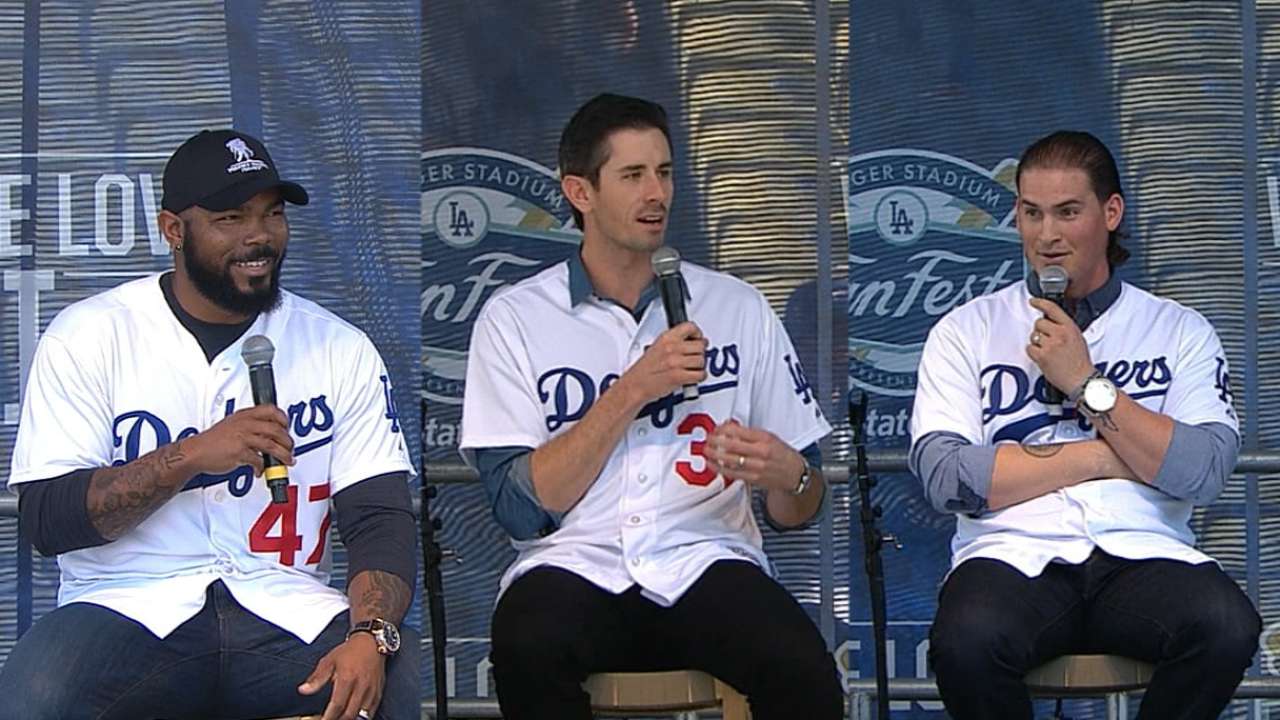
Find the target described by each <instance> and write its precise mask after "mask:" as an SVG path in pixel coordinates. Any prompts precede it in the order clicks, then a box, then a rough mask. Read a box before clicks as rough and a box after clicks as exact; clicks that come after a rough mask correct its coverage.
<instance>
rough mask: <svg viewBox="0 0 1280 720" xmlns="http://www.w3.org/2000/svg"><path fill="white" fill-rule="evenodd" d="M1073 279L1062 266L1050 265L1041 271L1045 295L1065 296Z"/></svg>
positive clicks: (1041, 286) (1041, 283)
mask: <svg viewBox="0 0 1280 720" xmlns="http://www.w3.org/2000/svg"><path fill="white" fill-rule="evenodd" d="M1070 282H1071V278H1069V277H1068V276H1067V269H1066V268H1064V267H1062V266H1061V265H1049V266H1047V267H1046V268H1045V269H1043V270H1041V271H1040V289H1041V290H1043V291H1044V294H1045V295H1065V294H1066V292H1067V285H1068V284H1070Z"/></svg>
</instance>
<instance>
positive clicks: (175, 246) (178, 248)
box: [173, 243, 182, 252]
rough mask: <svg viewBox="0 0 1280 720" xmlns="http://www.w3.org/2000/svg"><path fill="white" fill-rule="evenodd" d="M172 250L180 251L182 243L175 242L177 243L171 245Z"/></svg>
mask: <svg viewBox="0 0 1280 720" xmlns="http://www.w3.org/2000/svg"><path fill="white" fill-rule="evenodd" d="M173 251H174V252H182V244H181V243H179V244H177V245H174V246H173Z"/></svg>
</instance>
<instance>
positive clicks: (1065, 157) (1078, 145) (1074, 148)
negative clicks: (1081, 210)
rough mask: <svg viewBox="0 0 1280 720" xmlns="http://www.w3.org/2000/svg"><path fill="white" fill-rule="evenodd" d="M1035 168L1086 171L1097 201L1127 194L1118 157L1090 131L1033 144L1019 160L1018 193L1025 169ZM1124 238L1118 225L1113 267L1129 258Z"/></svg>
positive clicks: (1110, 249) (1110, 258)
mask: <svg viewBox="0 0 1280 720" xmlns="http://www.w3.org/2000/svg"><path fill="white" fill-rule="evenodd" d="M1032 168H1059V169H1061V168H1074V169H1077V170H1083V171H1084V174H1085V175H1086V176H1088V178H1089V184H1090V185H1091V186H1092V187H1093V194H1094V195H1096V196H1097V198H1098V202H1103V203H1105V202H1106V201H1107V199H1108V198H1110V197H1111V196H1112V195H1119V196H1120V197H1124V189H1123V188H1121V187H1120V171H1119V169H1117V168H1116V159H1115V157H1113V156H1112V155H1111V151H1110V150H1108V149H1107V146H1106V145H1103V144H1102V141H1101V140H1099V139H1098V138H1096V137H1094V136H1093V135H1091V134H1089V133H1087V132H1082V131H1079V130H1059V131H1057V132H1055V133H1053V134H1051V135H1046V136H1045V137H1042V138H1040V139H1039V140H1037V141H1035V142H1034V143H1032V144H1031V147H1028V148H1027V149H1026V150H1025V151H1023V153H1022V157H1021V158H1020V159H1019V160H1018V171H1017V175H1016V177H1015V182H1016V183H1017V186H1018V191H1019V192H1021V191H1022V172H1023V171H1024V170H1030V169H1032ZM1125 237H1126V235H1125V233H1123V232H1121V231H1120V229H1119V228H1116V229H1115V230H1112V231H1111V233H1110V234H1109V235H1108V236H1107V264H1108V265H1110V266H1111V267H1112V268H1115V267H1117V266H1119V265H1123V264H1124V261H1126V260H1128V259H1129V251H1128V250H1126V249H1125V248H1124V246H1122V245H1121V244H1120V241H1121V240H1123V239H1124V238H1125Z"/></svg>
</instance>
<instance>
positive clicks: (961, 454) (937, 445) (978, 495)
mask: <svg viewBox="0 0 1280 720" xmlns="http://www.w3.org/2000/svg"><path fill="white" fill-rule="evenodd" d="M907 463H908V466H909V467H910V469H911V472H912V473H913V474H914V475H915V476H916V477H917V478H919V479H920V482H921V483H923V484H924V494H925V497H927V498H928V499H929V502H930V503H931V504H932V505H933V507H934V508H935V509H937V510H938V512H944V513H965V514H967V515H978V514H981V513H982V512H984V511H985V510H986V509H987V495H988V494H990V492H991V475H992V473H994V472H995V466H996V448H995V446H994V445H974V444H973V443H971V442H969V441H968V440H966V439H964V438H963V437H961V436H959V435H957V434H955V433H950V432H931V433H929V434H927V435H925V436H924V437H922V438H920V439H919V440H918V441H917V442H916V443H915V444H914V445H912V446H911V454H910V456H909V457H908V458H907Z"/></svg>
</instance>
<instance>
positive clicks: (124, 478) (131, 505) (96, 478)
mask: <svg viewBox="0 0 1280 720" xmlns="http://www.w3.org/2000/svg"><path fill="white" fill-rule="evenodd" d="M185 460H186V454H185V453H184V452H183V443H182V442H181V441H179V442H175V443H169V444H167V445H162V446H160V447H158V448H156V449H155V450H153V451H151V452H149V453H147V454H146V455H143V456H142V457H140V458H138V459H137V460H134V461H133V462H131V463H126V464H124V465H117V466H115V467H107V468H99V469H97V470H95V471H94V473H93V477H92V478H91V479H90V480H89V493H88V498H87V500H86V504H87V506H88V510H89V520H90V522H92V523H93V527H94V529H96V530H97V531H98V534H100V535H102V537H104V538H106V539H107V540H116V539H118V538H119V537H120V536H122V535H124V534H125V533H127V532H129V531H130V530H132V529H133V528H135V527H137V526H138V524H139V523H141V522H142V521H143V520H146V519H147V518H148V517H149V516H150V515H151V513H153V512H155V511H156V510H157V509H158V508H159V507H160V506H161V505H163V504H165V503H166V502H168V500H169V499H170V498H172V497H173V496H174V495H175V494H177V492H178V489H179V488H181V487H182V485H183V483H185V482H186V480H187V479H186V478H185V477H182V476H181V473H178V472H175V471H176V470H177V469H178V467H179V466H180V465H181V464H182V463H183V462H184V461H185Z"/></svg>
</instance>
